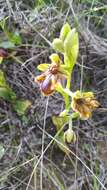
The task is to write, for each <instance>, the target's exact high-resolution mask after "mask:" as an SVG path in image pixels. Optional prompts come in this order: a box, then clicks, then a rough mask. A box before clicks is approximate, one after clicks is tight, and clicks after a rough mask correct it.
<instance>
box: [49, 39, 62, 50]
mask: <svg viewBox="0 0 107 190" xmlns="http://www.w3.org/2000/svg"><path fill="white" fill-rule="evenodd" d="M52 47H53V49H55V50H56V51H59V52H61V53H64V46H63V42H62V40H60V39H59V38H55V39H54V40H53V42H52Z"/></svg>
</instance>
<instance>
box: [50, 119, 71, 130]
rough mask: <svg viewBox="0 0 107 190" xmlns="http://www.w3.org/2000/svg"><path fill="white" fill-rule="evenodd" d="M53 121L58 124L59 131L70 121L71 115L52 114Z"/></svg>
mask: <svg viewBox="0 0 107 190" xmlns="http://www.w3.org/2000/svg"><path fill="white" fill-rule="evenodd" d="M52 121H53V123H54V125H55V126H56V129H57V131H59V130H60V129H61V128H63V127H64V126H65V125H66V124H67V123H68V122H69V117H68V116H64V117H60V116H52Z"/></svg>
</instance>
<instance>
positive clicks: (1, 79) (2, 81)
mask: <svg viewBox="0 0 107 190" xmlns="http://www.w3.org/2000/svg"><path fill="white" fill-rule="evenodd" d="M4 86H5V87H7V84H6V80H5V77H4V73H3V71H1V70H0V87H4Z"/></svg>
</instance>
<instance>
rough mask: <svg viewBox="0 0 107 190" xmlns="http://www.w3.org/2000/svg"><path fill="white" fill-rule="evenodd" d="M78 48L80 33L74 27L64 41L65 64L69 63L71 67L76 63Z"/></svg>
mask: <svg viewBox="0 0 107 190" xmlns="http://www.w3.org/2000/svg"><path fill="white" fill-rule="evenodd" d="M78 49H79V42H78V33H77V32H76V29H75V28H74V29H72V30H71V31H70V32H69V33H68V35H67V37H66V39H65V41H64V50H65V59H64V61H65V64H66V65H69V67H71V68H72V66H73V65H74V64H75V63H76V59H77V56H78Z"/></svg>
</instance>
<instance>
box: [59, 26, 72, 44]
mask: <svg viewBox="0 0 107 190" xmlns="http://www.w3.org/2000/svg"><path fill="white" fill-rule="evenodd" d="M70 31H71V28H70V25H69V24H68V23H66V24H64V26H63V27H62V29H61V32H60V39H61V40H62V41H64V40H65V39H66V37H67V34H68V33H69V32H70Z"/></svg>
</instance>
